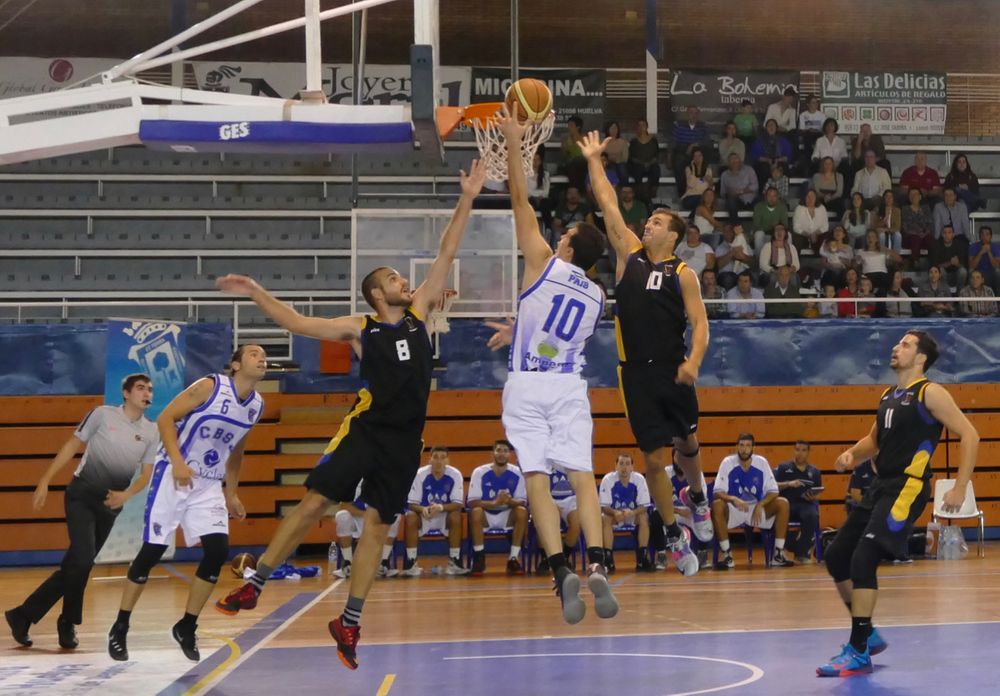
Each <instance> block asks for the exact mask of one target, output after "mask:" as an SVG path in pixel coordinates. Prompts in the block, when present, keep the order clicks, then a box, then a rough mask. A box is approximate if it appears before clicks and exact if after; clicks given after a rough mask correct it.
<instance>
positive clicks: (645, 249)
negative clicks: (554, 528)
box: [580, 131, 712, 576]
mask: <svg viewBox="0 0 1000 696" xmlns="http://www.w3.org/2000/svg"><path fill="white" fill-rule="evenodd" d="M608 142H610V139H607V140H604V141H602V140H601V136H600V134H599V133H597V132H596V131H594V132H591V133H589V134H588V135H587V136H586V137H585V138H584V140H583V141H582V142H581V143H580V149H581V151H582V152H583V154H584V156H585V157H586V158H587V165H588V167H589V170H590V177H591V181H592V182H593V189H594V194H595V196H596V198H597V201H598V203H599V204H600V206H601V210H602V212H603V213H604V223H605V226H606V227H607V232H608V240H609V241H610V242H611V246H612V247H613V249H614V252H615V255H616V257H617V259H618V260H617V267H616V269H615V280H616V283H617V284H616V286H615V330H616V334H617V338H618V358H619V367H618V378H619V380H618V381H619V386H620V388H621V392H622V398H623V401H624V403H625V411H626V415H627V416H628V420H629V425H630V426H631V428H632V433H633V435H634V436H635V439H636V443H637V444H638V445H639V448H640V449H641V450H642V452H643V459H644V460H645V466H646V472H645V473H646V481H647V483H648V484H649V492H650V495H651V496H652V498H653V502H654V503H655V504H656V509H657V510H659V512H660V516H661V517H663V521H664V523H665V526H666V531H667V543H668V545H669V546H670V547H671V552H672V554H673V555H674V556H675V557H676V558H677V559H678V562H677V564H676V565H677V568H678V570H679V571H680V572H681V573H683V574H684V575H688V576H690V575H694V574H696V573H697V572H698V559H697V558H696V557H695V555H694V553H692V551H691V549H690V546H689V545H688V543H687V537H686V535H685V534H684V533H683V532H682V531H681V528H680V526H679V525H678V523H677V520H676V518H675V515H674V503H673V491H672V490H671V484H670V478H669V477H668V476H667V473H666V469H667V466H668V465H669V464H670V450H669V449H668V448H670V447H673V448H674V450H676V452H677V463H678V465H679V466H680V467H681V468H682V469H684V471H685V472H687V477H688V480H689V481H690V483H689V485H688V488H689V491H688V494H689V501H690V503H691V506H692V512H693V520H694V532H695V537H697V538H698V539H700V540H701V541H709V540H710V539H711V538H712V520H711V511H710V508H709V503H708V500H707V498H706V494H705V489H704V488H702V487H701V483H702V477H701V456H700V455H699V451H700V445H699V444H698V436H697V431H698V396H697V392H696V390H695V383H696V381H697V379H698V372H699V370H700V369H701V363H702V360H703V358H704V357H705V352H706V351H707V349H708V318H707V316H706V314H705V303H704V301H703V300H702V298H701V283H700V281H699V279H698V276H697V275H695V273H694V271H692V270H691V269H690V268H689V267H688V266H687V264H685V263H684V262H683V261H681V260H680V259H678V258H677V256H676V254H675V250H676V248H677V245H678V243H679V241H680V240H681V239H684V238H685V236H686V235H687V223H685V222H684V220H683V219H682V218H681V216H679V215H677V214H676V213H673V212H671V211H669V210H666V209H663V208H660V209H658V210H654V211H653V212H652V214H651V215H650V217H649V220H648V221H647V222H646V226H645V228H644V230H643V236H642V240H641V241H640V240H639V238H638V237H637V236H636V235H635V234H634V233H633V232H632V231H631V230H630V229H629V228H628V227H627V226H626V225H625V220H624V218H623V217H622V214H621V210H620V209H619V206H618V197H617V195H616V194H615V190H614V188H613V187H612V186H611V184H610V183H609V182H608V179H607V176H606V175H605V173H604V169H603V167H602V166H601V159H600V157H601V153H602V152H603V151H604V148H605V147H606V146H607V144H608ZM689 323H690V325H691V349H690V351H689V350H688V348H687V346H686V344H685V338H684V336H685V333H686V331H687V327H688V324H689Z"/></svg>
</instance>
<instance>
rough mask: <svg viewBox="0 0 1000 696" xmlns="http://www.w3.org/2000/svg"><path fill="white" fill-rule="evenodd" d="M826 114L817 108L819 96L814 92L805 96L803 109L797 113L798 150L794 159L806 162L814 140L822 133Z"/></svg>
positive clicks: (810, 154) (810, 153) (814, 142)
mask: <svg viewBox="0 0 1000 696" xmlns="http://www.w3.org/2000/svg"><path fill="white" fill-rule="evenodd" d="M825 120H826V114H824V113H823V112H822V111H820V110H819V98H818V97H817V96H816V95H815V94H810V95H809V96H808V97H806V108H805V111H802V112H800V113H799V140H800V143H799V150H800V152H798V153H796V160H798V161H799V162H800V163H802V164H808V163H809V159H810V157H811V156H812V152H813V148H814V146H815V144H816V141H817V140H818V139H819V138H820V137H821V136H822V135H823V122H824V121H825Z"/></svg>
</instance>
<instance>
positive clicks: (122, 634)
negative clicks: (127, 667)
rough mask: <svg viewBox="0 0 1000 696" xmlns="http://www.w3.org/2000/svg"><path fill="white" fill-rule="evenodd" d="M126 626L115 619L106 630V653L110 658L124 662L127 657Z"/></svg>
mask: <svg viewBox="0 0 1000 696" xmlns="http://www.w3.org/2000/svg"><path fill="white" fill-rule="evenodd" d="M127 638H128V626H127V625H126V624H123V623H118V622H117V621H116V622H115V623H114V625H113V626H111V630H110V631H108V655H110V656H111V659H112V660H118V661H119V662H125V661H126V660H127V659H128V643H127Z"/></svg>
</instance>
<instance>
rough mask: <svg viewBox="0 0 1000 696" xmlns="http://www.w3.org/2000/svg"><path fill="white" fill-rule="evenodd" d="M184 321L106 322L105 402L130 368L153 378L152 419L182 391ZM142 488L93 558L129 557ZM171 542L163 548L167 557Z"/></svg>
mask: <svg viewBox="0 0 1000 696" xmlns="http://www.w3.org/2000/svg"><path fill="white" fill-rule="evenodd" d="M185 334H186V327H185V325H184V324H182V323H177V322H163V321H128V320H117V319H114V320H111V321H109V322H108V342H107V359H106V367H105V376H104V402H105V403H106V404H109V405H117V404H120V403H121V401H122V381H123V380H124V379H125V378H126V377H127V376H128V375H130V374H133V373H136V372H144V373H146V374H147V375H149V376H150V377H151V378H152V379H153V404H152V406H150V407H149V408H148V409H147V410H146V417H147V418H149V419H150V420H156V417H157V416H158V415H159V414H160V411H162V410H163V408H164V407H165V406H166V405H167V404H168V403H170V401H171V400H172V399H173V398H174V397H175V396H177V395H178V394H180V393H181V392H182V391H184V386H185V384H184V362H185V361H184V349H185V338H186V336H185ZM145 505H146V494H145V492H143V493H139V494H138V495H136V496H134V497H133V498H132V499H131V500H129V501H128V502H127V503H126V504H125V508H124V509H123V510H122V512H121V514H120V515H119V516H118V520H117V521H116V522H115V526H114V527H113V528H112V530H111V535H110V536H109V537H108V540H107V542H106V543H105V544H104V548H103V549H102V550H101V553H100V554H98V556H97V562H98V563H121V562H125V561H131V560H132V559H133V558H134V557H135V554H136V553H138V551H139V547H140V546H142V525H143V513H144V511H145ZM173 551H174V546H173V544H171V547H170V548H169V549H167V554H170V555H168V556H167V557H168V558H169V557H172V554H173Z"/></svg>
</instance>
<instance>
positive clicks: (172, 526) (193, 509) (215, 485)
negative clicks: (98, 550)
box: [142, 464, 229, 546]
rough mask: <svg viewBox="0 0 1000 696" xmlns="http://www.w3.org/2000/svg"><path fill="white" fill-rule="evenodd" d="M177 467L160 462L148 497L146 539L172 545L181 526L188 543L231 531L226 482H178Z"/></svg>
mask: <svg viewBox="0 0 1000 696" xmlns="http://www.w3.org/2000/svg"><path fill="white" fill-rule="evenodd" d="M173 470H174V468H173V466H172V465H170V464H166V465H164V466H163V467H160V466H159V465H157V467H156V468H155V469H154V470H153V480H152V483H150V486H149V493H148V494H147V496H146V512H145V525H144V527H143V531H142V540H143V541H146V542H149V543H150V544H164V545H169V544H170V543H171V542H172V541H173V540H174V532H175V531H176V530H177V527H178V526H180V528H181V529H182V530H183V531H184V541H185V543H186V544H187V545H188V546H194V545H196V544H198V543H199V541H200V540H201V537H203V536H204V535H206V534H229V511H228V510H227V509H226V496H225V495H224V494H223V492H222V481H215V480H211V479H198V478H196V479H194V487H193V488H192V487H190V486H184V487H181V488H177V486H175V485H174V476H173Z"/></svg>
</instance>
